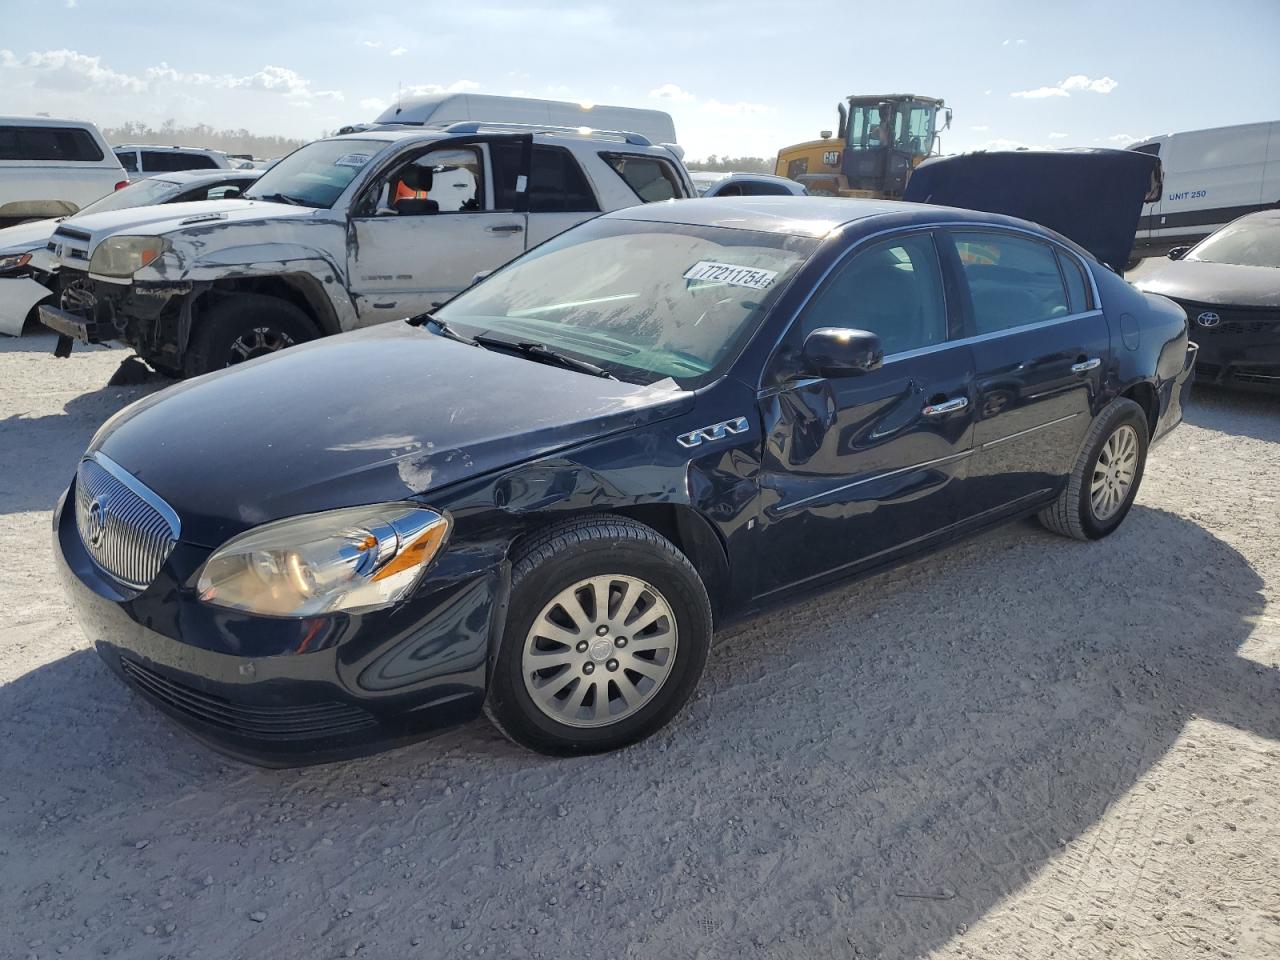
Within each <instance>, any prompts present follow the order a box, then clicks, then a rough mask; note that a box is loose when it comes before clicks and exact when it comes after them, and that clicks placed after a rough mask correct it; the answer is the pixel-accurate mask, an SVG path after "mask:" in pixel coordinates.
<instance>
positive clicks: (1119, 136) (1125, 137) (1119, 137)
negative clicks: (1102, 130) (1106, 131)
mask: <svg viewBox="0 0 1280 960" xmlns="http://www.w3.org/2000/svg"><path fill="white" fill-rule="evenodd" d="M1107 139H1108V140H1110V141H1111V142H1112V143H1119V144H1124V145H1128V144H1130V143H1137V142H1138V141H1139V140H1149V139H1151V138H1150V137H1149V136H1147V135H1146V134H1143V135H1142V136H1140V137H1134V136H1130V135H1129V134H1127V133H1113V134H1112V135H1111V136H1109V137H1107Z"/></svg>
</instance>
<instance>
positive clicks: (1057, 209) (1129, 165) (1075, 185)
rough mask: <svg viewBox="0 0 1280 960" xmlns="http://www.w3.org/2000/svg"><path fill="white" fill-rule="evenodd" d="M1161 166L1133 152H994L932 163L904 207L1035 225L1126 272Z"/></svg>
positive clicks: (915, 179)
mask: <svg viewBox="0 0 1280 960" xmlns="http://www.w3.org/2000/svg"><path fill="white" fill-rule="evenodd" d="M1160 185H1161V168H1160V160H1159V159H1158V158H1157V157H1153V156H1150V155H1149V154H1145V153H1138V152H1136V151H1133V150H1096V149H1080V150H991V151H978V152H976V153H962V154H958V155H956V156H954V157H937V158H935V159H932V160H926V161H925V162H924V163H922V164H920V166H919V167H917V168H916V169H915V171H914V172H913V173H912V174H911V179H910V180H908V181H907V187H906V190H905V191H904V193H903V196H902V199H903V200H911V201H915V202H917V203H936V204H943V205H944V206H951V207H964V208H966V209H969V210H982V211H985V212H987V213H1003V214H1005V215H1007V216H1011V217H1019V218H1021V219H1023V220H1030V221H1031V222H1033V223H1038V224H1040V225H1041V226H1045V227H1048V228H1049V229H1051V230H1056V231H1058V233H1060V234H1062V235H1063V236H1064V237H1067V238H1068V239H1070V240H1074V241H1075V242H1076V243H1078V244H1080V246H1082V247H1084V248H1085V249H1086V250H1088V251H1089V252H1090V253H1092V254H1093V255H1094V256H1095V257H1097V258H1098V259H1099V260H1101V261H1102V262H1103V263H1106V264H1109V265H1110V266H1111V267H1112V268H1114V269H1115V270H1116V271H1117V272H1119V271H1122V270H1124V268H1125V264H1126V263H1127V262H1128V260H1129V254H1130V252H1131V251H1132V250H1133V240H1134V236H1135V234H1136V232H1137V229H1138V220H1139V218H1140V217H1141V216H1142V204H1143V203H1144V202H1145V201H1146V199H1147V197H1148V196H1157V197H1158V196H1159V195H1160Z"/></svg>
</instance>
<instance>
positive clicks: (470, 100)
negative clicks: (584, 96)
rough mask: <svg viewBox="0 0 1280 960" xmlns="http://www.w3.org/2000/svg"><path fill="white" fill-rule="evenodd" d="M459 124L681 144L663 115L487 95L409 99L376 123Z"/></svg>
mask: <svg viewBox="0 0 1280 960" xmlns="http://www.w3.org/2000/svg"><path fill="white" fill-rule="evenodd" d="M459 120H485V121H489V122H491V123H521V124H530V125H539V124H548V125H552V126H560V127H591V128H594V129H597V130H625V131H627V132H629V133H639V134H642V135H643V136H645V137H648V138H649V140H651V141H652V142H654V143H676V142H677V141H676V128H675V124H674V123H673V122H672V121H671V115H670V114H669V113H664V112H663V111H661V110H643V109H640V108H637V107H613V106H608V105H605V104H590V105H584V104H581V103H569V102H567V101H564V100H534V99H530V98H528V97H495V96H490V95H488V94H482V93H433V94H428V95H426V96H421V97H406V98H405V99H404V100H402V101H401V102H400V103H398V104H395V105H393V106H390V107H388V108H387V109H386V110H384V111H383V112H382V114H381V115H380V116H379V117H378V119H377V121H376V122H377V123H408V124H414V125H420V126H432V127H436V126H440V127H443V126H446V125H447V124H450V123H456V122H457V121H459Z"/></svg>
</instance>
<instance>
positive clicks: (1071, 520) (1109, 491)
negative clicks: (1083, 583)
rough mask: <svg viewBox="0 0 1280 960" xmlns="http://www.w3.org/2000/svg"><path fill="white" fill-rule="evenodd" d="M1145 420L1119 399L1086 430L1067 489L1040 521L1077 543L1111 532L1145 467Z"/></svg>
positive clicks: (1130, 503)
mask: <svg viewBox="0 0 1280 960" xmlns="http://www.w3.org/2000/svg"><path fill="white" fill-rule="evenodd" d="M1147 444H1148V433H1147V415H1146V412H1145V411H1144V410H1143V409H1142V407H1140V406H1138V404H1136V403H1134V402H1133V401H1132V400H1129V399H1126V398H1123V397H1121V398H1120V399H1117V400H1114V401H1112V402H1111V404H1110V405H1108V406H1107V408H1106V409H1105V410H1103V411H1102V413H1101V414H1099V415H1098V418H1097V419H1096V420H1094V422H1093V426H1092V427H1090V428H1089V433H1088V434H1087V435H1086V437H1085V440H1084V444H1083V445H1082V446H1081V450H1080V455H1079V457H1077V459H1076V463H1075V466H1074V467H1073V468H1072V470H1071V475H1070V477H1068V479H1067V485H1066V487H1065V489H1063V491H1062V493H1061V494H1059V495H1058V499H1057V500H1056V501H1054V503H1053V505H1052V506H1050V507H1046V508H1045V509H1044V510H1042V511H1040V522H1041V523H1042V524H1044V525H1045V526H1046V527H1047V528H1048V529H1050V530H1052V531H1053V532H1054V533H1060V534H1062V535H1063V536H1064V537H1072V538H1073V539H1076V540H1100V539H1101V538H1103V537H1105V536H1107V534H1109V533H1111V532H1113V531H1114V530H1115V529H1116V528H1117V527H1118V526H1120V524H1121V522H1122V521H1123V520H1124V518H1125V516H1126V515H1127V514H1128V513H1129V508H1130V507H1131V506H1133V499H1134V497H1136V496H1137V494H1138V485H1139V484H1140V483H1141V482H1142V471H1143V468H1144V467H1145V466H1146V463H1147Z"/></svg>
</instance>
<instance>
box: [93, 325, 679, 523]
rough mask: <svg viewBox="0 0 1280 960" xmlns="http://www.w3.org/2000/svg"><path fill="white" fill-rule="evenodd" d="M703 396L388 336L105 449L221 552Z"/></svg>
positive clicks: (440, 341) (165, 417) (125, 434)
mask: <svg viewBox="0 0 1280 960" xmlns="http://www.w3.org/2000/svg"><path fill="white" fill-rule="evenodd" d="M692 403H693V398H692V395H691V394H689V393H686V392H682V391H680V390H678V389H677V388H675V387H674V386H673V385H670V384H669V383H668V384H667V385H665V386H664V385H662V384H659V385H654V386H637V385H635V384H629V383H624V382H620V381H617V380H608V379H604V378H601V377H595V376H591V375H589V374H583V373H577V372H574V371H570V370H565V369H562V368H560V367H554V366H549V365H546V364H543V363H536V362H533V361H530V360H526V359H523V358H520V357H513V356H511V355H508V354H504V353H497V352H493V351H490V350H485V349H482V348H480V347H474V346H469V345H467V344H463V343H459V342H457V341H453V340H447V339H445V338H443V337H439V336H436V335H434V334H431V333H429V332H427V331H426V330H424V329H422V328H420V327H413V326H410V325H408V324H404V323H389V324H384V325H380V326H377V327H372V328H370V329H368V330H362V331H359V332H356V333H350V334H343V335H340V336H336V337H327V338H324V339H322V340H318V341H315V342H314V343H310V344H305V345H303V346H300V347H293V348H291V349H289V350H287V351H285V352H283V353H280V354H277V355H275V356H272V357H267V358H264V359H262V360H257V361H253V362H250V363H247V364H245V365H243V366H239V367H233V368H231V369H228V370H223V371H220V372H218V373H214V374H210V375H208V376H205V377H199V378H197V379H195V380H191V381H188V382H186V383H182V384H179V385H177V386H175V387H172V388H170V389H168V390H165V391H163V392H162V393H159V394H156V395H153V396H151V397H148V398H146V399H144V400H142V401H140V402H139V403H137V404H134V405H133V406H132V407H128V408H126V409H125V410H124V411H122V412H121V414H119V415H118V416H117V418H115V419H113V420H112V421H109V422H108V424H107V425H106V426H105V427H104V428H103V429H102V430H101V431H100V432H99V435H98V437H97V438H95V441H94V447H93V449H97V450H100V451H101V452H102V453H103V454H105V455H106V456H108V457H110V458H111V459H112V460H114V461H115V462H116V463H118V464H120V465H121V466H122V467H124V468H125V469H126V470H128V471H129V472H130V473H132V474H133V475H134V476H135V477H137V478H138V479H139V480H140V481H142V483H144V484H146V485H147V486H148V487H149V488H150V489H151V490H152V491H154V492H155V493H156V494H158V495H159V496H161V497H163V498H164V499H165V501H166V502H168V504H169V505H170V506H171V507H173V509H174V510H175V511H176V512H177V514H178V516H179V517H180V518H181V521H182V539H183V540H184V541H186V542H188V543H194V544H200V545H203V546H206V547H213V546H217V545H219V544H221V543H222V542H224V541H225V540H226V539H227V538H228V537H230V536H233V535H234V534H236V533H239V532H240V531H242V530H244V529H247V528H249V527H252V526H256V525H258V524H260V523H265V522H267V521H269V520H276V519H280V518H282V517H287V516H296V515H298V514H304V513H314V512H317V511H320V510H328V509H333V508H336V507H342V506H354V505H358V504H364V503H377V502H383V501H391V500H400V499H404V498H406V497H411V496H416V495H420V494H424V493H428V492H429V491H432V490H437V489H439V488H441V487H444V486H447V485H449V484H451V483H455V482H457V481H459V480H465V479H468V478H470V477H475V476H478V475H480V474H483V473H486V472H488V471H492V470H497V469H500V468H502V467H506V466H510V465H511V464H514V463H518V462H521V461H524V460H529V459H532V458H535V457H540V456H544V455H546V454H548V453H551V452H554V451H556V450H558V449H562V448H565V447H568V446H572V445H574V444H578V443H581V442H584V441H586V440H590V439H593V438H596V437H601V436H605V435H607V434H611V433H617V432H620V431H623V430H627V429H630V428H633V427H637V426H640V425H642V424H645V423H650V422H653V421H655V420H658V419H663V418H666V417H670V416H675V415H676V414H678V413H681V412H683V411H684V410H687V409H688V408H689V407H690V406H691V405H692Z"/></svg>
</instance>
